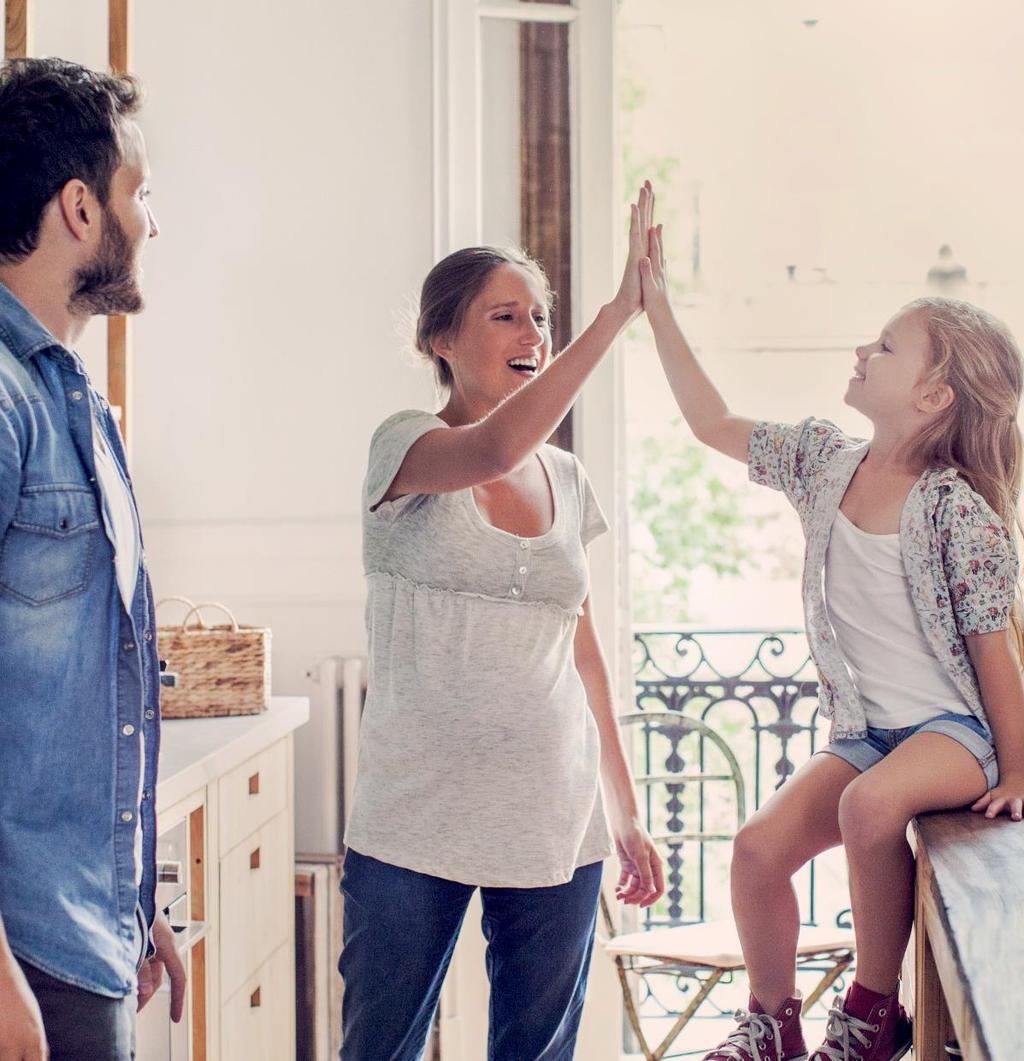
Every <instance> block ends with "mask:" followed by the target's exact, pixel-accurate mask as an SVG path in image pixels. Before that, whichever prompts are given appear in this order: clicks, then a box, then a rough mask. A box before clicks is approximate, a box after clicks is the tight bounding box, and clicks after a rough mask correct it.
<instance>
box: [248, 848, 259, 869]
mask: <svg viewBox="0 0 1024 1061" xmlns="http://www.w3.org/2000/svg"><path fill="white" fill-rule="evenodd" d="M259 868H260V849H259V848H258V847H257V848H256V850H255V851H253V853H252V854H251V855H250V856H249V869H259Z"/></svg>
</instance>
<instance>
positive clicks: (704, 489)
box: [629, 420, 770, 623]
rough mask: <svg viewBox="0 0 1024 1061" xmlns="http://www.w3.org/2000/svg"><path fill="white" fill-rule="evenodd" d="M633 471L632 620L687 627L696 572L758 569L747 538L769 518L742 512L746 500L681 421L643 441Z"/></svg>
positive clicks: (633, 457)
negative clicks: (691, 591) (720, 476)
mask: <svg viewBox="0 0 1024 1061" xmlns="http://www.w3.org/2000/svg"><path fill="white" fill-rule="evenodd" d="M629 466H630V472H629V475H630V545H631V552H632V563H631V566H630V576H631V581H632V587H631V589H632V598H633V618H634V620H635V621H636V622H640V623H663V622H685V621H689V620H691V619H692V618H693V616H692V612H691V609H690V607H689V598H690V588H691V585H692V583H693V577H694V575H695V574H696V572H698V571H700V570H702V569H706V570H710V571H712V572H713V573H714V574H715V575H716V576H718V577H719V578H727V577H738V576H741V575H743V574H744V573H746V572H748V571H750V570H753V569H754V568H755V566H756V565H755V560H754V554H753V553H752V551H751V550H750V549H749V548H748V547H747V544H746V539H747V538H748V536H749V535H750V532H751V530H756V529H757V528H759V527H761V526H763V525H764V523H765V522H766V521H767V520H768V519H769V518H770V517H767V516H753V515H751V514H750V513H748V512H746V511H744V508H743V506H742V496H741V495H738V494H737V493H736V491H735V490H734V489H733V488H732V487H730V486H728V485H727V484H726V483H724V482H723V481H722V480H721V479H720V478H719V477H718V475H716V474H715V472H714V470H713V469H712V468H711V466H710V462H709V459H708V452H707V449H706V448H705V447H704V446H702V445H700V443H698V442H695V441H693V440H692V439H690V438H688V437H687V436H686V435H685V433H684V432H683V429H682V428H681V426H680V422H679V421H678V420H676V421H675V423H674V424H673V425H672V430H670V431H668V432H665V433H663V434H660V435H648V436H647V437H646V438H644V439H642V440H641V441H640V443H639V445H638V446H637V450H636V452H635V453H633V454H631V455H630V462H629Z"/></svg>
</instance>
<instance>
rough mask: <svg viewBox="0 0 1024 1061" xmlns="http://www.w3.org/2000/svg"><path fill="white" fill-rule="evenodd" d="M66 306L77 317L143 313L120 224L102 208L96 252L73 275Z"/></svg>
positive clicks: (127, 245) (134, 274)
mask: <svg viewBox="0 0 1024 1061" xmlns="http://www.w3.org/2000/svg"><path fill="white" fill-rule="evenodd" d="M69 305H70V308H71V311H72V312H73V313H75V314H76V315H87V316H105V317H110V316H114V315H116V314H118V313H138V312H139V310H141V309H142V306H143V299H142V291H141V290H140V289H139V281H138V278H137V276H136V270H135V261H134V256H133V254H132V247H131V244H130V243H129V242H128V236H127V235H126V234H125V231H124V228H123V227H122V226H121V222H120V221H118V220H117V218H116V217H115V216H114V212H113V210H111V209H110V208H109V207H104V208H103V235H102V236H101V237H100V246H99V250H98V251H97V252H96V256H95V257H94V258H93V260H92V261H91V262H89V263H88V265H83V266H82V268H81V269H79V270H78V272H77V273H76V274H75V277H74V287H73V289H72V292H71V301H70V304H69Z"/></svg>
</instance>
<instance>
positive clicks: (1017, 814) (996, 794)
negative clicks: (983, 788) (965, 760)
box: [971, 774, 1024, 822]
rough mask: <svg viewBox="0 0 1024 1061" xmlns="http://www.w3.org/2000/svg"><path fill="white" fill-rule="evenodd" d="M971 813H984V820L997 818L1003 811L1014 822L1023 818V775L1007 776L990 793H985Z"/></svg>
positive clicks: (974, 805)
mask: <svg viewBox="0 0 1024 1061" xmlns="http://www.w3.org/2000/svg"><path fill="white" fill-rule="evenodd" d="M971 810H973V811H984V812H985V817H986V818H998V817H999V815H1000V814H1002V813H1003V811H1006V813H1007V814H1009V815H1010V817H1011V818H1012V819H1013V820H1014V821H1015V822H1019V821H1020V820H1021V818H1024V774H1007V775H1006V776H1005V777H1002V778H1000V780H999V784H998V785H996V787H995V788H994V789H992V791H991V792H986V793H985V795H984V796H982V797H981V799H979V800H978V801H977V802H976V803H973V804H972V805H971Z"/></svg>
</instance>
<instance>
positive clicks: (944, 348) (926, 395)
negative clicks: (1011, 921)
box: [641, 226, 1024, 1061]
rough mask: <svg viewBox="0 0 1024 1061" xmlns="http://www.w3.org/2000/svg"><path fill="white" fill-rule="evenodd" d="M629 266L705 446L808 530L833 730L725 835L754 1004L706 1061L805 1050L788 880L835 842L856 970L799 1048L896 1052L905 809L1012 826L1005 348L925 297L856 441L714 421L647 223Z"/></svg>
mask: <svg viewBox="0 0 1024 1061" xmlns="http://www.w3.org/2000/svg"><path fill="white" fill-rule="evenodd" d="M649 248H650V255H649V258H645V259H644V260H643V261H642V262H641V276H642V279H643V300H644V308H645V309H646V311H647V315H648V317H649V319H650V321H651V325H652V326H653V329H654V335H655V339H656V342H657V347H658V353H659V355H660V357H661V360H662V364H663V367H664V369H665V372H666V375H667V376H668V380H669V383H670V385H671V387H672V391H673V393H674V395H675V397H676V400H677V402H678V403H679V408H680V409H681V410H682V412H683V415H684V416H685V417H686V419H687V422H688V423H689V425H690V427H691V429H692V430H693V433H694V434H695V435H696V436H697V438H698V439H700V441H702V442H704V443H705V444H707V445H709V446H713V447H714V448H715V449H717V450H719V451H721V452H722V453H725V454H727V455H728V456H730V457H735V458H736V459H737V460H740V461H744V462H746V463H747V464H748V465H749V469H750V477H751V479H753V480H754V481H755V482H758V483H762V484H764V485H766V486H770V487H772V488H773V489H776V490H782V491H784V492H785V494H786V496H787V497H788V498H789V500H790V501H791V502H792V504H793V505H794V507H795V508H796V510H797V512H798V513H799V515H800V519H801V523H802V524H803V530H804V534H805V536H806V539H807V544H806V556H805V562H804V563H805V566H804V579H803V597H804V607H805V609H806V614H807V635H808V640H809V642H810V647H811V652H812V654H813V656H814V660H815V662H816V664H817V666H818V669H819V672H820V679H821V712H822V714H823V715H824V716H825V717H826V718H830V719H832V733H831V743H830V744H829V745H828V747H827V748H825V749H824V751H823V752H821V753H819V754H817V755H814V756H813V757H812V758H811V760H810V762H808V763H807V764H806V765H805V766H804V767H803V769H802V770H800V771H798V772H797V774H796V775H795V776H794V777H793V778H792V779H791V780H789V781H787V782H786V784H785V785H783V786H782V787H781V788H780V789H779V790H778V791H777V792H776V793H775V794H774V795H773V796H772V798H771V799H770V800H769V801H768V802H767V803H766V804H765V805H764V806H763V807H762V808H761V809H760V810H759V811H758V812H757V813H756V814H755V815H753V817H751V818H750V820H749V821H748V822H747V824H746V825H745V827H744V828H743V829H741V830H740V833H739V835H738V836H737V837H736V845H735V850H734V854H733V863H732V901H733V911H734V914H735V918H736V922H737V925H738V928H739V933H740V939H741V941H742V944H743V952H744V957H745V959H746V963H747V969H748V970H749V973H750V987H751V998H750V1005H749V1011H741V1012H740V1013H739V1014H738V1020H739V1026H738V1028H737V1029H736V1031H735V1032H734V1033H733V1034H732V1035H730V1036H729V1038H728V1039H727V1040H726V1041H725V1042H724V1043H722V1044H721V1046H719V1047H718V1048H717V1049H716V1050H713V1051H712V1052H711V1053H710V1054H709V1055H707V1059H706V1061H712V1059H713V1061H726V1059H728V1061H803V1059H805V1058H806V1057H807V1050H806V1047H805V1045H804V1040H803V1036H802V1033H801V1028H800V1000H799V997H798V996H797V994H796V985H795V961H796V942H797V933H798V925H799V913H798V907H797V898H796V894H795V892H794V890H793V886H792V883H791V877H792V876H793V874H794V873H795V872H796V871H797V870H798V869H799V868H800V867H801V866H802V865H804V863H806V862H807V861H808V860H809V859H811V858H813V857H814V856H815V855H818V854H820V853H821V852H823V851H825V850H827V849H828V848H831V847H834V846H836V845H838V844H842V845H843V846H844V847H845V849H846V855H847V859H848V863H849V875H850V894H851V901H852V906H853V921H854V928H855V931H856V937H857V975H856V979H855V980H854V982H853V984H852V985H851V988H850V990H849V992H848V993H847V995H846V997H845V999H844V1000H842V1001H841V1002H837V1004H836V1005H835V1006H833V1008H832V1010H831V1013H830V1014H829V1020H828V1026H827V1032H826V1041H825V1043H824V1044H823V1045H822V1046H821V1047H819V1048H818V1049H817V1050H816V1051H815V1052H814V1053H813V1054H811V1058H812V1061H891V1059H895V1058H899V1057H902V1056H903V1055H904V1054H905V1053H906V1052H907V1051H908V1050H909V1049H910V1041H911V1035H910V1022H909V1020H908V1019H907V1016H906V1014H905V1013H904V1011H903V1009H902V1007H901V1006H900V1004H899V1001H898V998H897V987H898V978H899V972H900V963H901V960H902V957H903V952H904V950H905V948H906V945H907V940H908V937H909V934H910V928H911V921H912V916H913V892H914V877H913V857H912V854H911V850H910V847H909V845H908V843H907V839H906V828H907V825H908V823H909V822H910V820H911V818H913V817H914V816H915V815H917V814H920V813H922V812H924V811H930V810H939V809H944V808H952V807H963V806H965V805H968V804H970V805H972V806H973V809H974V810H976V811H982V810H983V811H984V812H985V813H986V815H987V816H988V817H995V816H996V815H997V814H1000V813H1001V812H1003V811H1007V812H1008V813H1009V814H1010V815H1011V817H1012V818H1013V819H1014V820H1018V821H1019V820H1020V818H1021V811H1022V800H1024V688H1022V685H1021V672H1020V657H1019V655H1018V651H1017V640H1016V636H1015V631H1014V629H1013V627H1014V625H1015V624H1016V622H1017V620H1016V616H1015V615H1014V614H1013V613H1014V599H1015V592H1016V583H1017V556H1016V552H1015V548H1014V543H1013V538H1012V536H1011V532H1012V530H1013V528H1014V525H1015V522H1016V502H1017V495H1018V490H1019V487H1020V476H1021V442H1020V434H1019V432H1018V429H1017V423H1016V416H1017V409H1018V404H1019V402H1020V397H1021V383H1022V366H1021V356H1020V353H1019V351H1018V349H1017V346H1016V344H1015V342H1014V341H1013V338H1012V337H1011V336H1010V334H1009V332H1008V331H1007V329H1006V328H1005V327H1004V326H1003V325H1002V324H1001V323H999V322H998V321H997V320H995V319H994V318H993V317H992V316H990V315H989V314H988V313H986V312H985V311H984V310H981V309H978V308H977V307H975V306H971V305H968V304H967V303H965V302H956V301H953V300H951V299H940V298H923V299H919V300H917V301H916V302H912V303H910V305H908V306H905V307H904V308H903V309H902V310H900V311H899V312H898V313H897V314H896V315H895V316H894V317H893V318H892V319H891V320H890V321H889V322H888V323H887V324H886V326H885V327H884V329H883V330H882V333H881V335H880V337H879V338H878V339H877V340H875V341H874V342H872V343H869V344H867V345H865V346H862V347H859V348H858V349H857V352H856V361H855V364H854V366H853V376H852V378H851V379H850V381H849V384H848V386H847V390H846V397H845V400H846V402H847V404H849V405H851V406H852V407H853V408H854V409H857V410H859V411H860V412H862V413H863V414H864V415H865V416H867V417H868V419H869V420H870V421H871V423H872V426H873V429H874V430H873V434H872V438H871V440H870V441H868V442H865V441H862V440H859V439H854V438H850V437H848V436H847V435H845V434H843V432H842V431H840V430H839V428H837V427H836V426H835V425H834V424H831V423H829V422H827V421H822V420H814V419H807V420H804V421H803V422H801V423H799V424H796V425H793V426H789V425H786V424H775V423H766V422H759V423H755V422H754V421H751V420H745V419H743V418H742V417H739V416H736V415H735V414H733V413H731V412H730V411H729V409H728V408H727V407H726V405H725V403H724V401H723V400H722V398H721V396H720V395H719V393H718V391H717V390H716V389H715V387H714V385H713V384H712V383H711V381H710V380H709V379H708V377H707V376H706V375H705V374H704V372H703V370H702V369H701V367H700V366H699V365H698V363H697V361H696V360H695V359H694V356H693V354H692V353H691V351H690V348H689V346H688V345H687V343H686V340H685V339H684V337H683V335H682V332H681V331H680V329H679V326H678V325H677V323H676V321H675V319H674V317H673V313H672V309H671V306H670V305H669V301H668V295H667V287H666V283H665V274H664V259H663V256H662V244H661V226H658V227H657V228H656V229H653V230H652V231H651V232H650V234H649Z"/></svg>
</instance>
